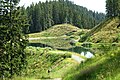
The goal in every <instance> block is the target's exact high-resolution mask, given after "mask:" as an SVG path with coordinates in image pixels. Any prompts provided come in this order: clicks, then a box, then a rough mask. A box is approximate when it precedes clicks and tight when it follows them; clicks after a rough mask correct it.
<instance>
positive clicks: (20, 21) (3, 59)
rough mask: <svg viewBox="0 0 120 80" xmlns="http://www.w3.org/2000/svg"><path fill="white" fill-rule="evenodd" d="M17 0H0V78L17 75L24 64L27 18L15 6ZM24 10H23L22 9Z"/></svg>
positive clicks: (20, 9)
mask: <svg viewBox="0 0 120 80" xmlns="http://www.w3.org/2000/svg"><path fill="white" fill-rule="evenodd" d="M18 2H19V0H2V1H1V2H0V3H1V6H0V8H1V10H0V12H4V11H3V10H2V8H4V9H6V10H7V11H8V13H6V14H3V15H0V19H1V20H0V78H3V77H12V76H13V75H14V74H16V75H19V74H20V73H21V71H22V69H23V68H25V65H26V53H25V52H24V49H25V48H26V45H27V42H28V40H27V35H26V33H27V32H26V31H27V28H28V20H27V18H26V16H25V12H24V11H25V10H24V9H23V8H19V7H16V6H17V4H18ZM23 10H24V11H23Z"/></svg>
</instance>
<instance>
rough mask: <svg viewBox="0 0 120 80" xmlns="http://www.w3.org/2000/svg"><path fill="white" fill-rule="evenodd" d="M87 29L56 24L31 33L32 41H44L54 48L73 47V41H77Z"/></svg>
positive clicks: (30, 40)
mask: <svg viewBox="0 0 120 80" xmlns="http://www.w3.org/2000/svg"><path fill="white" fill-rule="evenodd" d="M88 31H89V30H87V29H79V28H77V27H76V26H72V25H70V24H60V25H55V26H53V27H51V28H49V29H47V30H45V31H43V32H39V33H32V34H29V37H30V38H29V42H30V43H42V44H46V45H48V46H51V47H53V48H59V49H68V48H71V47H72V45H71V42H77V41H78V40H79V39H80V36H81V35H83V34H85V33H87V32H88Z"/></svg>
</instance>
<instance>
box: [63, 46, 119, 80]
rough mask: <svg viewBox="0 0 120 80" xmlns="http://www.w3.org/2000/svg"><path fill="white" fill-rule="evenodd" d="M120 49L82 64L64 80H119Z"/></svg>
mask: <svg viewBox="0 0 120 80" xmlns="http://www.w3.org/2000/svg"><path fill="white" fill-rule="evenodd" d="M119 67H120V48H116V49H115V50H114V49H113V50H111V51H108V52H107V53H106V54H104V55H101V56H96V57H95V58H93V59H90V60H88V61H86V62H85V63H83V64H80V65H79V66H78V67H77V68H75V69H72V70H71V71H70V72H68V73H67V74H66V75H65V76H64V77H63V80H119V78H120V73H119V72H120V68H119Z"/></svg>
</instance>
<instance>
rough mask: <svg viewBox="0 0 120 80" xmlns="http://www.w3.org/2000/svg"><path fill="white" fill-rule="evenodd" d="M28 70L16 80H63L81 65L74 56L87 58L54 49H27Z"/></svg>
mask: <svg viewBox="0 0 120 80" xmlns="http://www.w3.org/2000/svg"><path fill="white" fill-rule="evenodd" d="M25 51H26V53H27V55H28V57H27V62H28V65H27V68H26V70H25V71H23V72H22V73H21V75H22V76H21V77H15V79H19V78H21V79H22V80H26V79H28V80H29V79H31V80H32V79H33V80H35V79H53V78H62V77H63V76H64V74H65V73H66V72H67V71H69V70H70V69H71V68H72V67H75V66H77V65H78V64H79V62H78V61H76V60H75V59H74V58H72V55H74V56H78V57H79V58H81V59H83V60H86V58H85V57H83V56H80V55H79V54H77V53H73V52H68V51H60V50H53V49H52V48H49V47H46V48H40V47H31V46H29V47H27V48H26V50H25Z"/></svg>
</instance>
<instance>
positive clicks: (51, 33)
mask: <svg viewBox="0 0 120 80" xmlns="http://www.w3.org/2000/svg"><path fill="white" fill-rule="evenodd" d="M79 30H80V29H79V28H77V27H76V26H73V25H70V24H61V25H55V26H52V27H51V28H49V29H47V30H45V31H43V32H40V33H32V34H29V37H32V38H33V37H55V36H56V37H57V36H63V35H67V34H69V33H72V32H73V33H75V32H78V31H79Z"/></svg>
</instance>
